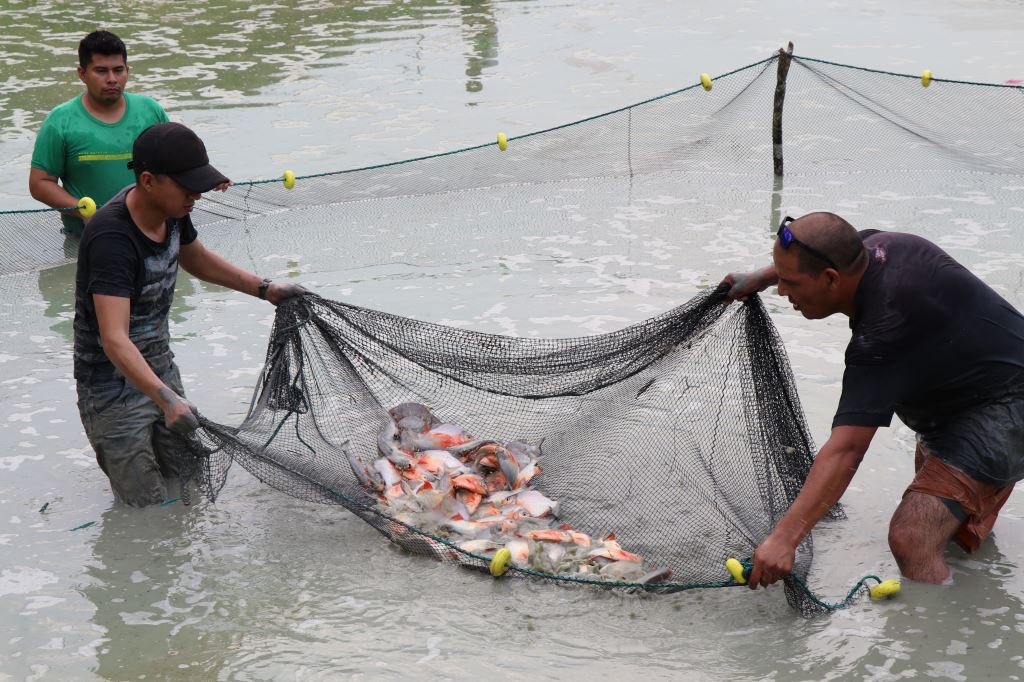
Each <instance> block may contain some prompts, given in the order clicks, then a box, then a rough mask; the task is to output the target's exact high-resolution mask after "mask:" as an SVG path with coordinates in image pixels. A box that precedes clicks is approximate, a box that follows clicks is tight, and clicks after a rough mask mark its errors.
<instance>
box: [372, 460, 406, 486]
mask: <svg viewBox="0 0 1024 682" xmlns="http://www.w3.org/2000/svg"><path fill="white" fill-rule="evenodd" d="M373 468H374V469H376V471H377V473H378V474H380V477H381V480H383V481H384V485H385V486H386V487H388V488H390V487H391V486H393V485H395V484H396V483H400V482H401V481H402V474H400V473H398V469H396V468H395V465H394V464H392V463H391V461H390V460H387V459H383V458H379V459H376V460H374V462H373Z"/></svg>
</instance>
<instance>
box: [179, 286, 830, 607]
mask: <svg viewBox="0 0 1024 682" xmlns="http://www.w3.org/2000/svg"><path fill="white" fill-rule="evenodd" d="M723 302H724V299H723V295H722V293H721V292H718V291H716V292H707V293H705V294H703V295H700V296H697V297H695V298H694V299H692V300H691V301H689V302H688V303H687V304H685V305H683V306H680V307H678V308H676V309H674V310H671V311H669V312H667V313H664V314H662V315H659V316H657V317H654V318H651V319H648V320H646V321H644V322H642V323H640V324H636V325H633V326H630V327H627V328H624V329H621V330H619V331H616V332H612V333H608V334H601V335H594V336H586V337H580V338H566V339H526V338H514V337H508V336H496V335H491V334H483V333H479V332H473V331H468V330H461V329H453V328H450V327H445V326H442V325H437V324H431V323H427V322H422V321H417V320H412V319H409V318H405V317H400V316H396V315H391V314H388V313H384V312H380V311H376V310H370V309H365V308H360V307H356V306H351V305H346V304H343V303H338V302H334V301H329V300H326V299H323V298H320V297H318V296H313V295H310V296H304V297H302V298H300V299H297V300H294V301H291V302H288V303H286V304H283V305H282V306H281V307H280V308H279V309H278V314H277V318H276V321H275V326H274V330H273V332H272V335H271V340H270V345H269V349H268V357H267V364H266V371H265V373H264V376H263V378H262V381H261V384H260V386H259V388H258V391H257V397H256V400H255V402H254V405H253V409H252V411H251V413H250V415H249V417H248V418H247V419H246V420H245V422H244V423H243V424H242V425H241V427H239V428H237V429H236V428H229V427H226V426H223V425H218V424H214V423H211V422H208V421H206V422H204V427H203V429H202V430H201V431H200V436H201V445H199V444H196V445H195V446H194V447H193V449H192V453H193V455H200V456H198V457H191V458H190V459H191V460H192V461H194V462H196V463H201V465H202V469H201V470H200V471H198V472H196V473H197V474H198V475H197V476H196V477H197V478H198V480H200V481H201V482H202V484H203V488H204V492H205V493H206V494H208V495H209V496H211V497H215V496H216V494H217V492H218V491H219V490H220V488H221V486H222V485H223V484H224V481H225V477H226V475H227V471H228V467H229V466H230V464H231V463H232V462H238V463H240V464H241V465H242V466H243V467H245V468H246V469H247V470H248V471H250V472H251V473H253V474H254V475H255V476H256V477H257V478H259V479H260V480H262V481H264V482H266V483H269V484H270V485H272V486H274V487H276V488H278V489H281V490H284V491H286V492H287V493H289V494H290V495H294V496H296V497H299V498H302V499H306V500H310V501H315V502H324V503H333V504H343V505H345V506H347V507H348V508H349V509H351V510H352V511H354V512H355V513H357V514H359V515H360V516H361V517H362V518H363V519H365V520H366V521H368V522H369V523H371V524H372V525H373V526H374V527H375V528H377V530H379V531H380V532H382V533H384V534H385V535H386V536H387V537H388V538H390V539H391V540H393V541H395V542H397V543H398V544H400V545H401V546H403V547H406V548H408V549H410V550H413V551H418V552H422V553H427V554H430V555H432V556H435V557H437V558H439V559H444V560H450V561H457V562H460V563H463V564H466V565H470V566H477V567H481V568H482V567H485V566H486V565H487V557H482V556H480V555H479V553H476V552H472V551H464V550H462V549H460V545H459V543H458V542H454V541H452V542H450V543H449V542H445V541H444V538H442V537H437V536H435V535H432V534H427V533H423V532H420V531H419V529H417V528H413V527H411V526H409V525H405V524H403V523H401V521H400V519H396V518H395V517H394V515H392V514H387V513H386V512H385V513H381V510H380V508H379V506H378V505H377V499H376V496H375V495H374V493H373V492H372V491H369V490H367V488H365V487H364V486H363V485H361V484H360V482H359V481H358V480H357V478H356V475H355V474H354V473H353V469H352V467H351V466H350V464H349V458H350V457H354V458H356V459H358V460H360V461H361V462H363V463H366V464H370V463H371V462H372V461H373V460H374V459H375V458H376V457H377V456H378V454H377V434H378V433H379V432H380V431H381V429H382V428H383V426H384V424H385V422H386V420H387V419H388V416H387V410H388V409H389V408H390V407H392V406H394V405H398V404H400V403H405V402H418V403H422V404H426V405H429V406H430V407H431V408H432V409H433V410H434V412H435V413H436V414H437V415H438V416H439V417H440V418H441V419H449V420H451V421H458V423H459V424H460V425H461V426H463V427H465V428H466V429H467V430H468V431H469V432H471V433H474V434H487V436H488V437H489V438H494V439H496V440H499V441H502V442H505V441H511V440H525V441H528V442H533V443H537V442H542V443H543V454H542V456H541V457H540V460H539V461H540V463H541V465H542V466H543V472H542V474H540V475H538V476H537V477H536V478H535V479H534V480H533V481H531V484H530V487H531V488H534V489H536V490H539V491H540V492H541V493H543V494H544V495H546V496H547V497H548V498H550V499H553V500H557V501H559V502H560V503H561V508H560V511H559V512H558V516H559V519H560V520H564V521H566V522H570V523H571V525H572V527H573V528H575V529H577V530H579V531H583V532H585V533H587V534H588V535H590V536H591V537H593V538H603V537H605V536H606V535H608V534H610V533H615V534H616V535H617V537H618V541H619V542H620V543H621V545H622V547H624V548H626V549H627V550H628V551H630V552H633V553H636V554H639V555H640V556H642V557H643V559H644V561H645V562H647V563H648V564H649V565H652V566H657V567H659V568H668V569H670V570H671V572H672V574H671V575H672V576H673V578H672V580H665V581H660V582H657V583H653V584H650V585H645V586H644V589H647V590H657V591H674V590H681V589H688V588H692V587H702V586H711V585H719V584H723V583H724V582H727V581H723V573H724V570H723V562H724V558H726V557H728V556H734V555H735V556H743V557H746V556H749V555H750V553H751V551H752V548H753V547H755V546H756V545H757V543H758V540H759V538H762V537H764V536H765V535H766V534H767V532H768V531H769V530H770V528H771V525H772V524H773V522H774V521H775V520H777V519H778V518H780V517H781V515H782V514H783V513H784V512H785V510H786V509H787V508H788V507H789V505H790V503H791V502H792V501H793V499H795V496H796V494H797V493H798V492H799V490H800V486H801V484H802V483H803V480H804V478H805V477H806V474H807V471H808V469H809V467H810V464H811V461H812V453H813V452H814V448H813V444H812V443H811V440H810V436H809V434H808V432H807V428H806V425H805V424H804V421H803V416H802V412H801V409H800V405H799V401H798V398H797V394H796V391H795V388H794V386H793V381H792V375H791V373H790V369H789V366H788V364H787V362H786V359H785V354H784V352H783V349H782V345H781V342H780V340H779V338H778V335H777V334H776V333H775V330H774V329H773V327H772V326H771V323H770V321H769V319H768V317H767V313H766V312H765V309H764V307H763V305H762V304H761V302H760V301H759V300H758V299H754V300H752V301H751V302H749V303H748V304H746V305H744V306H726V305H723ZM840 515H841V511H840V510H838V509H836V510H835V511H834V512H833V516H840ZM810 559H811V543H810V540H809V539H808V540H807V541H806V542H805V544H804V545H802V546H801V549H800V552H799V561H798V566H797V569H796V571H795V573H797V574H798V575H800V576H801V577H806V574H807V570H808V568H809V564H810ZM524 568H529V567H528V566H527V567H524ZM534 574H536V575H541V576H542V577H547V578H549V579H553V580H558V579H564V580H572V581H579V580H580V579H581V578H582V580H583V581H586V580H588V577H587V576H576V575H571V576H560V575H558V574H554V573H545V572H544V571H534ZM598 582H600V583H601V584H608V581H607V580H599V581H598ZM616 584H619V585H622V586H628V585H629V584H628V583H624V582H623V583H616ZM633 586H635V587H639V586H638V585H633ZM793 587H794V586H788V588H787V589H788V592H789V596H790V598H791V600H792V601H793V603H794V604H795V605H797V606H798V608H801V609H802V610H807V609H809V608H811V605H810V604H805V603H804V602H805V601H806V597H805V595H802V594H801V593H799V591H797V590H795V589H793Z"/></svg>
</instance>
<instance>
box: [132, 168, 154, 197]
mask: <svg viewBox="0 0 1024 682" xmlns="http://www.w3.org/2000/svg"><path fill="white" fill-rule="evenodd" d="M155 180H156V177H155V176H154V175H153V174H152V173H150V172H149V171H142V172H141V173H139V177H138V179H137V180H136V181H135V184H136V185H138V186H139V187H141V188H142V189H144V190H146V191H147V192H149V191H151V190H152V189H153V183H154V181H155Z"/></svg>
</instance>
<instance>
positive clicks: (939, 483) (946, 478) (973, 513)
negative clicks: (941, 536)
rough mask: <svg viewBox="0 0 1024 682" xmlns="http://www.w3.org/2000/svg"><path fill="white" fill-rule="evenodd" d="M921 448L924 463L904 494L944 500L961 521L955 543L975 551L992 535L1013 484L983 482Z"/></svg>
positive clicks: (966, 549) (919, 445)
mask: <svg viewBox="0 0 1024 682" xmlns="http://www.w3.org/2000/svg"><path fill="white" fill-rule="evenodd" d="M918 448H919V450H920V454H922V455H923V461H921V466H920V468H919V469H918V470H917V475H916V476H914V480H913V481H912V482H911V484H910V486H909V487H908V488H907V490H906V492H905V493H903V495H904V496H906V494H907V493H909V492H915V493H924V494H925V495H931V496H932V497H937V498H939V499H940V500H942V501H943V503H945V504H946V506H947V507H949V509H950V511H951V512H953V514H954V515H955V516H956V517H957V518H958V519H959V520H960V521H961V524H960V528H958V529H957V531H956V534H955V535H954V536H953V540H955V541H956V544H958V545H960V547H962V548H963V549H964V551H966V552H973V551H974V550H976V549H978V547H980V546H981V543H982V541H983V540H984V539H985V538H987V537H988V536H989V534H990V533H991V532H992V526H993V525H995V522H996V517H997V516H998V515H999V510H1000V509H1002V507H1003V504H1005V503H1006V500H1007V498H1008V497H1010V493H1012V492H1013V486H1014V484H1012V483H1011V484H1010V485H1007V486H1002V487H1000V486H997V485H992V484H989V483H983V482H981V481H978V480H976V479H974V478H971V477H970V476H968V475H967V474H965V473H964V472H962V471H960V470H959V469H957V468H956V467H953V466H951V465H949V464H947V463H946V462H944V461H942V460H941V459H939V458H938V457H936V456H935V455H932V454H931V453H929V452H928V450H927V449H925V448H924V447H923V446H922V445H921V444H920V443H918Z"/></svg>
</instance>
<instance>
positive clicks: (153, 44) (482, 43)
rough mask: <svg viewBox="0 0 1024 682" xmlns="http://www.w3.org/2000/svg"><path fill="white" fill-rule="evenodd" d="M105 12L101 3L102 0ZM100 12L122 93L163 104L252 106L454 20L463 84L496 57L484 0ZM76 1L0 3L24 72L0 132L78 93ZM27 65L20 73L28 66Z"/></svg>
mask: <svg viewBox="0 0 1024 682" xmlns="http://www.w3.org/2000/svg"><path fill="white" fill-rule="evenodd" d="M104 9H105V8H104ZM103 16H104V28H106V29H109V30H111V31H114V32H115V33H117V34H118V35H119V36H120V37H121V38H122V39H123V40H124V41H125V43H126V44H127V45H128V53H129V64H130V65H131V66H132V68H133V70H132V78H131V83H133V84H134V87H133V88H132V89H133V90H135V91H137V92H142V93H145V94H149V95H152V96H154V97H156V98H157V99H158V100H159V101H160V103H161V104H163V105H164V107H165V108H166V109H168V110H171V111H173V110H175V109H180V108H184V107H195V106H201V107H202V108H203V109H205V110H210V109H216V108H223V107H238V106H262V105H263V104H264V99H263V93H264V92H265V91H266V89H267V88H268V87H269V86H273V85H275V84H278V83H289V82H293V81H298V80H303V79H307V78H308V77H309V76H310V74H311V72H312V71H314V70H320V69H327V68H331V67H336V66H338V65H342V64H345V63H346V60H347V58H348V57H349V56H351V55H353V54H355V53H356V52H357V51H360V50H363V49H365V47H366V46H367V45H369V44H376V43H383V42H390V41H396V40H402V39H404V38H408V36H409V35H410V34H416V33H422V32H425V31H427V30H429V29H431V28H434V27H438V26H452V27H457V26H458V25H460V24H461V27H462V33H463V36H464V39H465V42H466V46H467V49H466V60H467V64H466V76H467V77H468V80H467V81H466V89H467V90H468V91H470V92H477V91H479V90H480V89H481V88H482V83H481V79H480V76H481V75H482V73H483V72H484V70H485V69H488V68H490V67H493V66H495V65H496V64H497V55H498V40H497V36H498V28H497V17H496V12H495V8H494V2H492V0H460V1H459V2H458V3H457V4H456V5H454V6H446V5H445V4H441V3H438V2H436V1H435V0H406V1H404V2H373V1H371V0H365V1H363V2H346V3H319V4H316V5H311V4H308V3H302V4H299V5H291V4H290V3H289V4H265V3H250V2H242V1H240V0H228V1H225V2H219V3H202V4H200V5H195V4H187V3H157V4H153V5H146V4H142V5H136V6H134V7H133V9H132V12H131V13H122V14H118V15H108V14H107V12H106V11H104V13H103ZM81 17H82V8H81V7H80V6H78V5H69V4H67V3H63V2H56V1H55V0H49V1H44V2H36V3H26V4H24V5H21V6H16V5H15V6H11V5H5V6H4V7H3V8H0V18H2V19H3V23H4V26H5V28H6V29H7V31H6V34H7V35H6V38H7V40H6V41H5V47H4V60H3V64H4V67H5V69H7V70H11V71H17V70H23V71H25V72H24V73H22V74H21V75H20V76H19V78H18V79H17V84H16V86H15V87H14V88H13V89H12V88H10V87H8V88H2V89H0V122H2V126H0V129H2V130H3V131H4V132H3V133H2V137H0V139H2V140H7V141H12V140H19V139H21V140H24V139H31V138H33V137H34V135H35V131H36V130H37V129H38V127H39V125H40V124H41V123H42V120H43V118H44V117H45V115H46V113H47V112H48V111H49V110H50V109H52V108H53V107H54V106H55V105H56V104H58V103H60V102H63V101H65V100H67V99H70V98H71V97H73V96H74V95H75V94H77V93H78V92H79V91H80V84H79V82H78V80H77V79H76V78H75V77H74V65H75V61H76V48H77V43H78V41H79V40H80V39H81V37H82V35H84V34H85V32H86V29H85V28H83V29H82V31H80V32H79V31H74V30H69V27H74V26H80V25H82V24H81ZM29 69H30V72H29Z"/></svg>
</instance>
